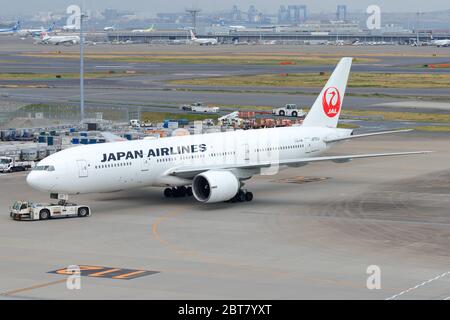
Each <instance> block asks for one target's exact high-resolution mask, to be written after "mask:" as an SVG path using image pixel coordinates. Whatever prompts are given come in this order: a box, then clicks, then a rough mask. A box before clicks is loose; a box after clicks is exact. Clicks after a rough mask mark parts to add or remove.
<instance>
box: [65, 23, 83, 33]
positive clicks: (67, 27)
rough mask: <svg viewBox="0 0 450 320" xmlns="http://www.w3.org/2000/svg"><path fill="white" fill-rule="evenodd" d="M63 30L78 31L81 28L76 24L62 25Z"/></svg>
mask: <svg viewBox="0 0 450 320" xmlns="http://www.w3.org/2000/svg"><path fill="white" fill-rule="evenodd" d="M62 29H63V31H67V32H68V31H78V30H80V28H79V27H78V26H77V25H76V24H71V25H67V26H63V27H62Z"/></svg>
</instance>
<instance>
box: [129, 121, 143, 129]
mask: <svg viewBox="0 0 450 320" xmlns="http://www.w3.org/2000/svg"><path fill="white" fill-rule="evenodd" d="M130 127H133V128H140V127H141V122H140V121H139V120H138V119H131V120H130Z"/></svg>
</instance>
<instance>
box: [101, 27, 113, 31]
mask: <svg viewBox="0 0 450 320" xmlns="http://www.w3.org/2000/svg"><path fill="white" fill-rule="evenodd" d="M115 30H116V28H114V27H104V28H103V31H107V32H109V31H115Z"/></svg>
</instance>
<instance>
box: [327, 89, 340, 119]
mask: <svg viewBox="0 0 450 320" xmlns="http://www.w3.org/2000/svg"><path fill="white" fill-rule="evenodd" d="M322 106H323V111H324V112H325V114H326V115H327V116H328V117H330V118H333V117H335V116H336V115H337V114H339V111H340V110H341V94H340V93H339V90H338V89H337V88H336V87H329V88H328V89H327V90H325V92H324V93H323V97H322Z"/></svg>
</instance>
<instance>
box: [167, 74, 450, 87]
mask: <svg viewBox="0 0 450 320" xmlns="http://www.w3.org/2000/svg"><path fill="white" fill-rule="evenodd" d="M329 77H330V74H328V73H321V74H320V73H286V74H263V75H251V76H227V77H209V78H201V79H185V80H172V81H170V83H171V84H179V85H194V86H225V87H226V86H233V87H246V86H247V87H253V86H266V87H321V86H323V85H324V84H325V83H326V82H327V80H328V78H329ZM348 85H349V86H350V87H354V88H356V87H365V88H366V87H374V88H448V87H450V74H405V73H366V72H363V73H362V72H355V73H351V74H350V78H349V84H348Z"/></svg>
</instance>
